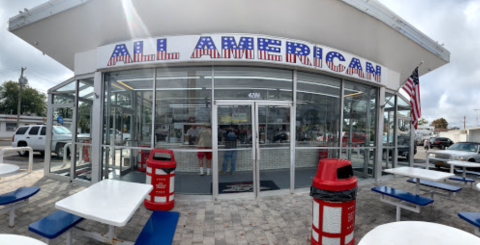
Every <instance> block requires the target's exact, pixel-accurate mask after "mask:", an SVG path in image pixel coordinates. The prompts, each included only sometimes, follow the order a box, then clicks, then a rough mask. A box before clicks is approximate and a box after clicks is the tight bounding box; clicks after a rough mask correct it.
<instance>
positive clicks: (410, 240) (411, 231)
mask: <svg viewBox="0 0 480 245" xmlns="http://www.w3.org/2000/svg"><path fill="white" fill-rule="evenodd" d="M472 230H473V228H472ZM379 244H381V245H414V244H415V245H416V244H435V245H452V244H472V245H473V244H480V238H479V237H477V236H475V235H473V234H471V233H468V232H465V231H462V230H459V229H457V228H453V227H450V226H446V225H441V224H437V223H430V222H423V221H399V222H393V223H388V224H384V225H379V226H377V227H375V228H374V229H373V230H371V231H370V232H368V233H367V234H366V235H365V236H364V237H363V238H362V239H361V240H360V242H359V243H358V245H379Z"/></svg>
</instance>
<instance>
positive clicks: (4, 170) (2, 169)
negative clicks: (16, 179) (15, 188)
mask: <svg viewBox="0 0 480 245" xmlns="http://www.w3.org/2000/svg"><path fill="white" fill-rule="evenodd" d="M19 168H20V167H18V166H17V165H14V164H10V163H0V175H2V174H9V173H13V172H15V171H17V170H18V169H19Z"/></svg>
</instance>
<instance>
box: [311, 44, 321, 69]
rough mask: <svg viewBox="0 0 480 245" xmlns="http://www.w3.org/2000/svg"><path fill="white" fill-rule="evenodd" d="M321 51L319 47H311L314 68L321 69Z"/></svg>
mask: <svg viewBox="0 0 480 245" xmlns="http://www.w3.org/2000/svg"><path fill="white" fill-rule="evenodd" d="M322 53H323V49H322V48H319V47H313V65H314V66H315V67H320V68H322V57H323V55H322Z"/></svg>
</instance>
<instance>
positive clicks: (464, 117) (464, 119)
mask: <svg viewBox="0 0 480 245" xmlns="http://www.w3.org/2000/svg"><path fill="white" fill-rule="evenodd" d="M466 120H467V116H466V115H465V116H463V130H465V121H466Z"/></svg>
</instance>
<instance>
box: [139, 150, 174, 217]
mask: <svg viewBox="0 0 480 245" xmlns="http://www.w3.org/2000/svg"><path fill="white" fill-rule="evenodd" d="M176 167H177V163H176V162H175V157H174V156H173V151H171V150H165V149H153V150H152V151H151V152H150V157H149V158H148V160H147V178H146V183H147V184H151V185H153V189H152V191H151V192H150V194H149V195H148V196H147V198H145V200H144V204H145V207H146V208H148V209H150V210H164V211H165V210H170V209H172V208H173V206H174V197H173V195H174V183H175V168H176Z"/></svg>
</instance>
